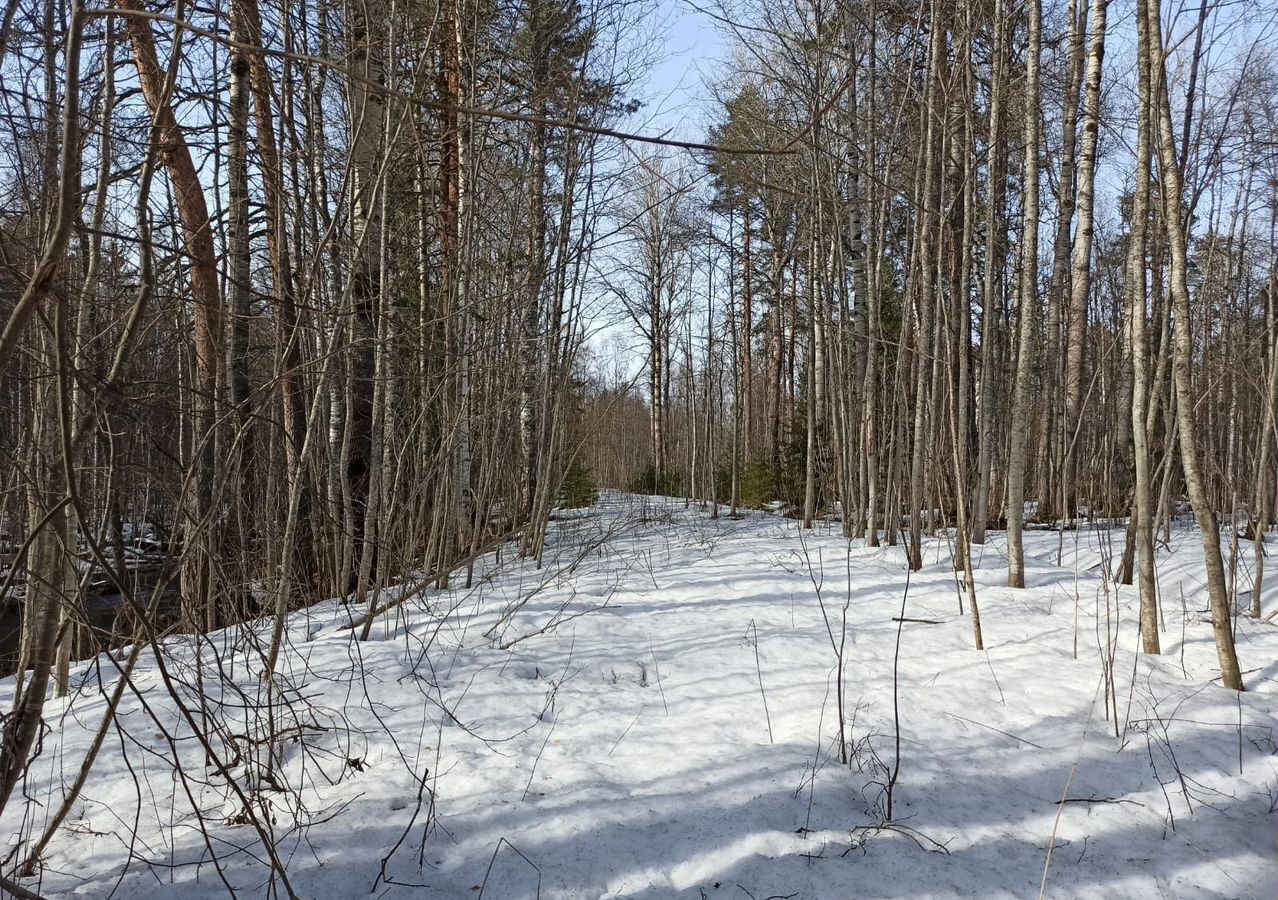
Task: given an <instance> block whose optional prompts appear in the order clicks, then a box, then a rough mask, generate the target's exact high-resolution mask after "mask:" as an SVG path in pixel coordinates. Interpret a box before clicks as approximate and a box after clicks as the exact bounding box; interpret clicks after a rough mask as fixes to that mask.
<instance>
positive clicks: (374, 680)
mask: <svg viewBox="0 0 1278 900" xmlns="http://www.w3.org/2000/svg"><path fill="white" fill-rule="evenodd" d="M1059 540H1060V538H1059V536H1058V535H1057V534H1054V533H1045V532H1033V533H1029V534H1027V536H1026V549H1027V556H1028V559H1027V566H1028V582H1029V587H1028V588H1027V589H1026V590H1020V591H1013V590H1009V589H1008V588H1006V587H1004V586H1003V583H1004V580H1005V577H1006V569H1005V560H1004V557H1003V555H1002V551H1003V537H1002V535H1001V534H998V535H991V540H990V542H989V543H988V544H987V545H986V546H985V547H984V548H983V549H982V548H977V550H978V551H979V552H980V553H981V558H980V568H979V571H978V572H977V583H978V592H979V602H980V611H981V617H982V620H983V626H984V634H985V642H986V646H987V652H985V653H979V652H977V651H976V650H975V649H973V640H972V627H971V619H970V617H968V616H966V615H960V614H959V603H960V601H959V593H958V590H957V587H956V581H955V578H954V574H953V571H952V566H951V564H950V557H949V547H948V544H947V543H946V541H945V540H943V539H936V540H932V541H930V542H929V543H928V544H927V549H926V565H925V567H924V568H923V570H922V571H921V572H917V573H914V574H913V575H907V572H906V567H905V564H904V555H903V553H902V551H901V550H900V548H895V547H883V548H866V547H863V546H861V545H860V544H859V543H854V544H852V545H851V547H849V545H848V543H847V542H846V541H844V540H842V539H841V538H839V536H838V534H837V531H836V530H833V529H831V528H828V527H825V528H818V529H816V530H814V531H807V532H805V531H802V530H801V529H800V528H798V527H797V523H795V522H794V521H791V520H788V519H784V518H781V517H778V516H775V515H769V514H763V513H748V514H746V515H745V516H744V517H743V518H741V519H740V520H730V519H727V518H721V519H719V520H717V521H712V520H710V519H709V518H708V515H707V511H706V510H704V509H701V508H699V507H698V506H696V505H695V504H694V505H693V506H691V507H690V508H688V509H685V508H684V505H683V503H682V502H681V501H678V502H675V501H662V500H651V499H641V498H630V497H618V496H615V495H612V496H609V497H607V498H606V500H605V502H604V503H603V504H602V505H601V506H600V507H599V508H596V509H594V510H591V511H588V512H585V513H578V514H573V515H570V516H566V517H565V518H564V519H562V520H561V521H559V522H557V523H556V525H555V527H554V529H553V531H552V537H551V543H550V546H549V548H548V550H547V553H546V556H545V560H544V566H543V567H542V568H541V569H540V570H539V569H537V568H536V567H535V566H534V565H532V564H531V563H528V562H512V560H511V552H510V549H509V548H507V549H506V552H505V553H504V554H503V555H502V558H501V559H500V560H498V559H497V558H496V557H495V556H493V557H488V558H485V559H484V560H482V562H481V565H480V566H479V568H477V571H476V578H475V582H474V584H473V586H472V587H471V588H469V589H466V588H463V587H462V586H461V584H462V583H463V581H464V579H457V580H456V581H455V582H454V586H453V588H451V589H450V590H449V591H447V592H444V593H442V594H439V593H436V592H434V591H432V592H430V593H429V594H427V595H426V596H414V597H412V598H411V599H409V600H408V601H407V602H405V603H404V604H403V605H402V606H400V607H399V608H398V609H396V610H395V611H394V612H392V613H390V614H388V615H386V616H384V617H382V619H379V620H378V624H377V625H376V627H375V628H374V629H373V635H372V639H371V640H369V641H363V642H360V641H357V640H354V639H353V637H352V634H353V633H352V631H350V630H349V629H347V628H343V625H344V624H346V623H349V621H350V619H351V617H352V616H353V615H359V613H360V610H358V609H353V608H352V607H350V606H346V605H342V604H338V603H329V604H323V605H320V606H318V607H315V608H312V609H310V610H307V611H305V612H301V613H298V614H297V615H296V616H294V617H293V618H292V620H291V624H290V628H289V639H290V646H289V650H288V652H287V653H286V655H285V657H284V660H285V662H284V672H283V678H282V679H281V681H282V682H283V683H284V684H285V685H286V689H285V690H284V691H283V695H284V700H286V701H288V707H287V709H286V708H284V707H283V705H282V704H281V705H277V707H276V708H275V711H274V714H273V715H270V714H268V712H269V710H268V708H267V707H266V704H267V702H268V700H269V699H271V697H270V694H269V693H268V691H267V688H266V686H265V684H264V683H263V681H262V680H261V679H260V678H259V677H258V672H259V671H260V662H259V660H258V654H257V651H255V650H252V649H251V645H252V643H253V637H254V633H253V632H251V631H249V630H243V631H237V632H234V633H226V634H220V635H215V636H213V637H211V638H206V639H204V640H202V641H199V642H196V641H194V640H193V639H190V638H182V639H174V640H172V641H170V642H169V643H168V644H167V645H166V654H165V666H164V672H161V670H160V667H159V666H158V665H157V663H156V661H155V659H154V658H153V657H152V656H151V655H150V654H144V655H143V658H142V662H140V663H139V665H138V669H137V672H136V673H135V676H134V680H135V683H136V687H137V692H136V693H129V694H128V695H127V696H126V698H125V700H124V702H123V704H122V714H121V716H120V717H119V723H118V727H117V728H113V729H112V730H110V731H109V732H108V733H107V736H106V741H105V746H104V749H103V752H102V755H101V758H100V760H99V761H98V763H97V766H96V768H95V769H94V771H93V774H92V776H91V777H90V779H89V781H88V783H87V785H86V787H85V789H84V792H83V797H82V799H81V800H80V801H79V802H77V803H76V804H75V806H74V808H73V810H72V812H71V815H70V816H69V818H68V821H67V823H66V825H65V826H64V828H63V830H62V831H61V832H60V833H59V835H58V836H57V837H56V838H55V839H54V840H53V842H52V843H51V844H50V846H49V849H48V851H47V853H46V854H45V860H44V861H45V865H44V868H43V870H42V872H41V876H40V878H39V879H31V880H28V881H24V882H23V883H24V884H25V885H27V886H28V887H30V888H32V889H35V890H39V891H40V892H41V893H42V894H43V895H45V896H48V897H59V896H76V897H94V898H98V897H106V896H108V894H110V893H111V892H112V891H114V896H116V897H121V898H148V900H150V898H162V897H181V898H203V897H221V896H226V895H227V884H229V885H231V886H233V887H234V888H235V889H236V890H237V892H238V894H239V896H242V897H259V896H267V895H268V891H269V890H270V882H271V867H270V860H269V856H268V854H267V852H266V850H265V845H264V843H263V841H262V840H261V839H260V837H259V830H261V831H264V832H269V833H270V834H271V835H272V838H273V842H274V844H275V854H276V857H277V859H278V861H279V863H280V864H281V865H282V866H283V867H284V868H285V869H286V871H287V877H288V880H289V884H290V885H291V887H292V890H293V891H294V892H295V893H296V895H297V896H299V897H306V898H347V897H364V896H375V897H388V898H398V897H432V898H433V897H440V898H443V897H467V896H479V895H481V893H482V896H484V897H486V898H495V900H508V898H532V897H537V896H540V897H542V898H592V900H593V898H605V897H634V898H654V900H655V898H665V897H687V898H734V900H744V898H754V900H763V898H823V900H845V898H854V897H855V898H866V897H956V896H971V897H981V898H990V897H1036V896H1039V893H1040V889H1041V887H1042V885H1043V882H1044V877H1045V870H1046V896H1050V897H1099V896H1106V897H1111V898H1127V897H1186V898H1189V897H1193V898H1198V897H1255V898H1265V900H1271V898H1274V897H1278V746H1276V744H1275V742H1276V741H1278V721H1276V719H1275V716H1276V715H1278V625H1275V624H1274V623H1273V622H1269V623H1265V622H1254V621H1252V620H1251V619H1249V618H1246V617H1243V618H1240V619H1239V620H1238V625H1237V631H1238V647H1239V656H1240V658H1241V662H1242V666H1243V669H1244V671H1245V673H1246V675H1245V679H1246V683H1247V687H1248V691H1247V692H1246V693H1244V694H1242V695H1238V694H1235V693H1232V692H1229V691H1226V690H1224V689H1223V688H1222V687H1221V686H1220V684H1219V679H1218V672H1217V670H1216V663H1215V651H1214V646H1213V644H1212V640H1211V631H1210V627H1209V625H1208V623H1207V617H1206V601H1205V596H1204V592H1203V590H1202V588H1201V568H1202V565H1201V544H1200V542H1199V538H1198V536H1197V533H1196V532H1193V531H1188V530H1187V531H1182V532H1176V533H1175V534H1174V535H1173V542H1172V547H1171V548H1169V549H1167V550H1164V552H1163V556H1162V558H1161V559H1160V582H1161V588H1162V593H1163V615H1164V619H1165V627H1164V630H1163V632H1162V640H1163V649H1164V654H1163V655H1162V656H1161V657H1159V658H1156V659H1153V658H1148V657H1143V656H1139V657H1138V656H1136V655H1135V653H1134V648H1135V647H1136V605H1137V598H1136V591H1135V588H1132V587H1122V586H1118V587H1116V586H1114V585H1113V584H1112V583H1111V584H1108V585H1106V584H1105V583H1104V581H1103V579H1102V577H1101V573H1102V571H1103V566H1104V565H1105V561H1106V560H1108V559H1111V558H1113V559H1116V558H1117V557H1118V556H1119V555H1120V554H1121V549H1122V547H1121V545H1122V540H1123V532H1122V531H1121V530H1114V531H1109V530H1102V529H1095V530H1092V529H1087V530H1081V531H1079V532H1072V533H1067V534H1066V535H1065V536H1064V542H1063V546H1062V545H1060V544H1058V541H1059ZM1058 553H1060V558H1061V563H1062V564H1061V565H1057V558H1058ZM1245 559H1247V560H1248V561H1249V555H1247V556H1245ZM1270 566H1271V571H1278V569H1274V568H1273V563H1271V564H1270ZM1248 578H1249V576H1248V575H1246V573H1240V575H1239V582H1240V584H1244V585H1245V584H1246V582H1247V579H1248ZM1271 581H1278V576H1274V577H1272V578H1271ZM907 590H908V594H907ZM963 602H964V605H966V599H964V601H963ZM1275 603H1278V596H1267V597H1266V610H1269V609H1272V608H1274V604H1275ZM521 604H522V605H521ZM902 609H904V618H905V620H906V621H904V622H900V621H896V620H895V619H896V618H897V617H901V616H902ZM845 610H846V629H844V628H843V626H842V624H841V623H842V621H843V618H844V611H845ZM266 632H267V627H266V626H265V625H263V626H262V627H261V628H260V629H259V630H258V632H257V634H258V635H259V636H260V635H263V634H265V633H266ZM1111 638H1112V639H1113V641H1114V642H1115V644H1114V647H1115V651H1114V663H1113V668H1112V671H1113V682H1114V684H1115V685H1116V689H1117V690H1116V694H1117V696H1116V697H1114V698H1109V697H1108V694H1107V691H1106V681H1105V679H1104V678H1103V677H1102V673H1103V666H1102V659H1103V658H1104V656H1105V655H1106V652H1107V651H1106V648H1107V647H1108V646H1109V645H1110V640H1111ZM898 641H899V658H897V653H898ZM836 644H842V646H843V667H842V685H843V689H842V697H843V708H844V712H845V716H844V719H845V725H844V728H845V734H846V745H845V746H846V748H847V762H846V763H845V762H843V761H842V759H841V755H842V754H841V752H840V737H839V731H840V721H839V715H838V707H839V703H838V697H839V694H840V691H839V690H838V684H839V668H838V666H837V663H836V659H837V657H836V653H835V649H834V646H835V645H836ZM117 656H119V654H117ZM218 657H220V658H221V662H220V663H219V662H218V661H217V658H218ZM894 658H897V663H896V665H895V667H894ZM197 659H199V660H200V665H196V660H197ZM894 671H895V674H896V678H895V683H896V684H897V691H896V693H895V698H894V691H893V685H894ZM116 678H118V672H117V670H116V669H115V668H114V667H113V665H112V664H111V662H110V660H109V659H107V658H102V659H99V660H97V661H95V662H93V663H82V664H80V665H79V667H78V669H77V671H76V681H77V685H78V690H77V691H76V692H75V693H74V695H73V696H72V697H71V698H69V699H68V700H66V701H62V700H59V701H52V702H51V706H50V708H51V710H52V713H51V725H52V729H51V731H50V732H49V733H48V734H47V735H46V737H45V739H44V752H43V754H42V755H41V757H40V758H39V759H38V761H37V762H36V764H35V766H34V770H33V772H32V776H31V779H30V781H29V783H28V784H27V786H26V796H27V797H28V798H29V801H28V802H26V803H25V805H24V803H23V802H22V801H21V800H20V799H19V800H15V801H14V802H13V803H11V804H10V809H9V810H8V812H7V813H6V816H5V818H4V820H3V823H0V824H2V825H3V827H4V830H5V833H6V834H7V835H10V841H11V843H12V841H13V839H14V837H15V836H16V835H17V834H18V833H19V831H20V830H21V831H22V832H23V833H26V834H29V833H30V832H31V831H32V829H35V830H36V831H37V832H38V831H39V828H40V826H41V823H42V822H43V821H44V819H45V817H47V816H48V815H51V813H52V811H53V810H54V809H55V808H56V806H57V805H58V802H59V801H60V798H61V797H62V792H63V789H64V785H66V784H68V783H69V782H70V780H71V779H72V778H73V777H74V773H75V770H76V769H77V768H78V766H79V764H80V760H81V759H82V758H83V755H84V751H85V748H86V746H87V745H88V742H89V740H90V738H91V736H92V733H93V731H94V729H96V728H97V725H98V722H99V720H100V719H101V715H102V711H103V710H104V709H105V705H106V699H105V694H104V690H106V691H109V689H110V687H111V686H112V685H113V684H114V682H115V680H116ZM166 680H167V682H168V686H166V683H165V682H166ZM12 692H13V679H12V678H9V679H7V680H5V681H4V682H2V683H0V705H2V706H3V708H7V706H8V704H9V703H10V701H11V697H12ZM174 696H177V697H180V698H182V699H183V703H184V704H185V705H186V707H187V708H188V710H189V711H190V716H191V717H190V719H189V720H184V719H183V717H182V716H181V715H180V714H179V713H178V711H177V706H176V703H175V701H174V699H173V698H174ZM1107 701H1108V702H1107ZM1115 708H1116V709H1117V720H1116V721H1115V716H1114V712H1113V710H1114V709H1115ZM191 722H196V723H199V724H200V727H201V729H202V730H208V731H210V732H211V733H213V734H214V737H213V738H212V739H211V741H210V746H211V748H212V750H213V751H214V753H215V755H216V762H212V763H211V757H209V756H208V753H207V750H206V749H205V748H204V747H202V746H201V745H200V744H199V743H198V742H197V741H196V740H194V739H193V738H192V728H191ZM898 723H899V737H898ZM272 729H273V732H272ZM175 761H176V762H177V763H178V764H179V765H180V767H181V771H180V772H179V771H177V770H175ZM268 762H269V763H270V764H269V765H268ZM219 766H222V767H223V768H224V769H225V771H227V772H230V773H231V774H232V775H233V776H234V777H235V779H236V786H237V788H238V791H239V794H238V795H237V794H233V793H232V791H231V790H230V789H229V788H228V787H227V783H226V780H225V778H223V777H221V776H219V774H218V768H219ZM889 782H893V783H894V786H893V790H892V805H893V808H892V815H891V818H890V819H888V817H887V809H886V804H887V789H886V785H887V784H888V783H889ZM242 797H247V798H248V799H249V800H250V802H251V803H252V810H253V812H252V814H251V815H249V814H247V813H246V812H245V809H244V803H243V800H242V799H241V798H242ZM1062 800H1063V801H1064V802H1062ZM197 810H198V816H197V814H196V811H197ZM201 818H202V819H203V823H204V825H203V827H201V826H200V819H201ZM254 822H256V823H257V824H256V825H255V824H254ZM1049 851H1050V854H1049ZM1049 856H1050V865H1048V862H1049ZM13 866H14V863H13V862H12V861H10V862H9V863H7V864H6V865H5V867H4V871H5V872H6V874H7V873H11V872H12V871H13ZM224 879H225V883H224ZM276 888H277V889H279V890H280V891H281V892H282V888H281V887H280V884H279V882H278V881H277V882H276Z"/></svg>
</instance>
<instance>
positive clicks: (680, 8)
mask: <svg viewBox="0 0 1278 900" xmlns="http://www.w3.org/2000/svg"><path fill="white" fill-rule="evenodd" d="M658 8H659V10H660V12H659V13H658V15H659V17H660V18H662V19H664V20H665V23H666V24H665V27H664V28H661V27H658V29H657V31H658V33H657V35H655V37H657V38H658V39H659V40H662V41H663V43H664V47H663V49H662V50H660V51H659V53H660V59H659V61H658V63H657V65H656V67H655V68H654V69H653V71H652V73H651V75H650V76H649V78H648V82H647V84H646V86H645V89H644V90H643V91H642V92H641V99H642V100H643V101H644V108H643V109H642V110H640V111H639V113H638V114H637V115H636V116H635V117H634V122H633V127H635V128H640V129H642V130H643V131H645V132H648V133H651V132H654V131H655V132H664V131H667V130H669V131H671V132H672V133H673V136H676V137H680V138H684V139H687V140H697V139H700V138H701V137H703V134H704V130H705V129H704V124H705V123H704V120H705V109H706V106H705V101H706V99H707V98H708V97H709V91H707V90H706V88H705V81H706V79H707V77H709V76H712V75H713V71H714V64H715V62H716V61H717V60H718V59H720V58H721V57H722V55H723V54H724V52H725V46H724V43H723V41H722V40H721V37H720V35H719V32H718V29H717V27H716V26H715V24H714V23H713V22H712V21H711V20H710V19H709V18H708V17H706V16H704V15H702V14H701V13H699V12H697V11H696V10H694V9H693V8H692V7H691V6H689V5H688V4H687V3H686V2H684V0H659V6H658ZM663 31H664V33H662V32H663Z"/></svg>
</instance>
